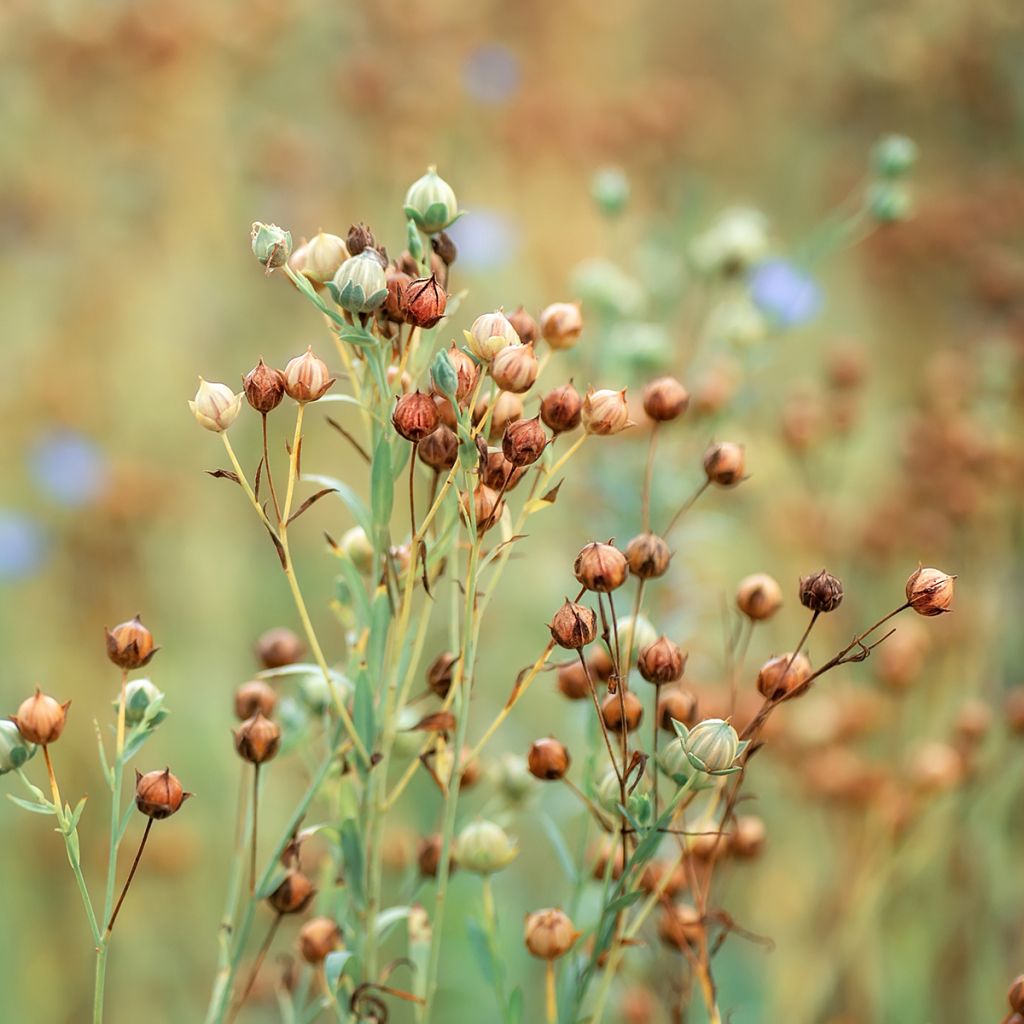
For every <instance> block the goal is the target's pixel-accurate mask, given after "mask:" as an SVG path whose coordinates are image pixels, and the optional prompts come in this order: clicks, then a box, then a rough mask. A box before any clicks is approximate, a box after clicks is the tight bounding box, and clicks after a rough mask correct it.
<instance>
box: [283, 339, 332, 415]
mask: <svg viewBox="0 0 1024 1024" xmlns="http://www.w3.org/2000/svg"><path fill="white" fill-rule="evenodd" d="M333 383H334V377H332V376H331V372H330V370H328V369H327V364H326V363H325V362H324V361H323V360H322V359H319V358H318V357H317V356H315V355H314V354H313V346H312V345H310V346H309V347H308V348H307V349H306V351H305V352H303V353H302V355H301V356H296V357H295V358H294V359H291V360H289V362H288V364H287V366H285V368H284V389H285V391H286V392H287V393H288V397H289V398H294V399H295V401H296V402H302V403H305V402H315V401H316V400H317V399H318V398H322V397H323V396H324V395H325V394H327V391H328V389H329V388H330V387H331V385H332V384H333Z"/></svg>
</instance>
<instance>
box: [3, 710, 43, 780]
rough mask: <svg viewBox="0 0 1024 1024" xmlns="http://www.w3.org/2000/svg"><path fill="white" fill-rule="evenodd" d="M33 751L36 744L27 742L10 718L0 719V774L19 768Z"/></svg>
mask: <svg viewBox="0 0 1024 1024" xmlns="http://www.w3.org/2000/svg"><path fill="white" fill-rule="evenodd" d="M35 752H36V745H35V744H34V743H29V742H28V740H26V739H25V737H24V736H22V735H21V733H20V732H19V730H18V727H17V726H16V725H15V724H14V723H13V722H12V721H11V720H10V719H7V718H4V719H2V720H0V775H4V774H6V773H7V772H13V771H14V770H15V769H16V768H20V767H21V766H22V765H23V764H24V763H25V762H26V761H28V760H29V759H30V758H31V757H32V756H33V755H34V754H35Z"/></svg>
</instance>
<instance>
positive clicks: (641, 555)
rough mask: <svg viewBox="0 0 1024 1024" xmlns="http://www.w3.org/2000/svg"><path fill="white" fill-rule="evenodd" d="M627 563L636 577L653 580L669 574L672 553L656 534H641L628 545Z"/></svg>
mask: <svg viewBox="0 0 1024 1024" xmlns="http://www.w3.org/2000/svg"><path fill="white" fill-rule="evenodd" d="M626 561H628V562H629V571H630V572H631V573H632V574H633V575H634V576H638V577H639V578H640V579H642V580H652V579H657V578H658V577H659V576H664V575H665V573H666V572H668V567H669V563H670V562H671V561H672V552H671V550H670V549H669V546H668V544H667V543H666V542H665V540H664V539H663V538H661V537H659V536H658V535H657V534H656V533H640V534H637V536H635V537H634V538H633V539H632V540H631V541H630V542H629V543H628V544H627V545H626Z"/></svg>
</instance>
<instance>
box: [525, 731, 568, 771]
mask: <svg viewBox="0 0 1024 1024" xmlns="http://www.w3.org/2000/svg"><path fill="white" fill-rule="evenodd" d="M526 763H527V765H528V767H529V769H530V774H531V775H533V776H534V777H535V778H538V779H544V780H545V781H547V782H551V781H554V780H556V779H560V778H562V776H563V775H565V773H566V772H567V771H568V770H569V764H570V758H569V751H568V749H567V748H566V746H565V744H564V743H559V742H558V740H556V739H554V738H553V737H551V736H548V737H545V738H544V739H539V740H536V741H534V743H533V745H532V746H531V747H530V752H529V753H528V754H527V755H526Z"/></svg>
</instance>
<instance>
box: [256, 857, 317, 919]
mask: <svg viewBox="0 0 1024 1024" xmlns="http://www.w3.org/2000/svg"><path fill="white" fill-rule="evenodd" d="M315 895H316V889H315V888H314V887H313V883H312V882H311V881H310V880H309V879H308V878H307V877H306V876H305V875H304V874H303V873H302V872H301V871H299V870H298V868H292V869H291V870H290V871H289V872H288V874H286V875H285V876H284V879H283V881H282V882H281V884H280V885H279V886H278V887H277V888H276V889H275V890H274V891H273V892H272V893H271V894H270V895H269V896H268V897H267V902H268V903H269V904H270V905H271V906H272V907H273V908H274V909H275V910H276V911H277V912H278V913H279V914H301V913H302V911H304V910H305V909H306V907H308V906H309V905H310V903H312V902H313V897H314V896H315Z"/></svg>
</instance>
